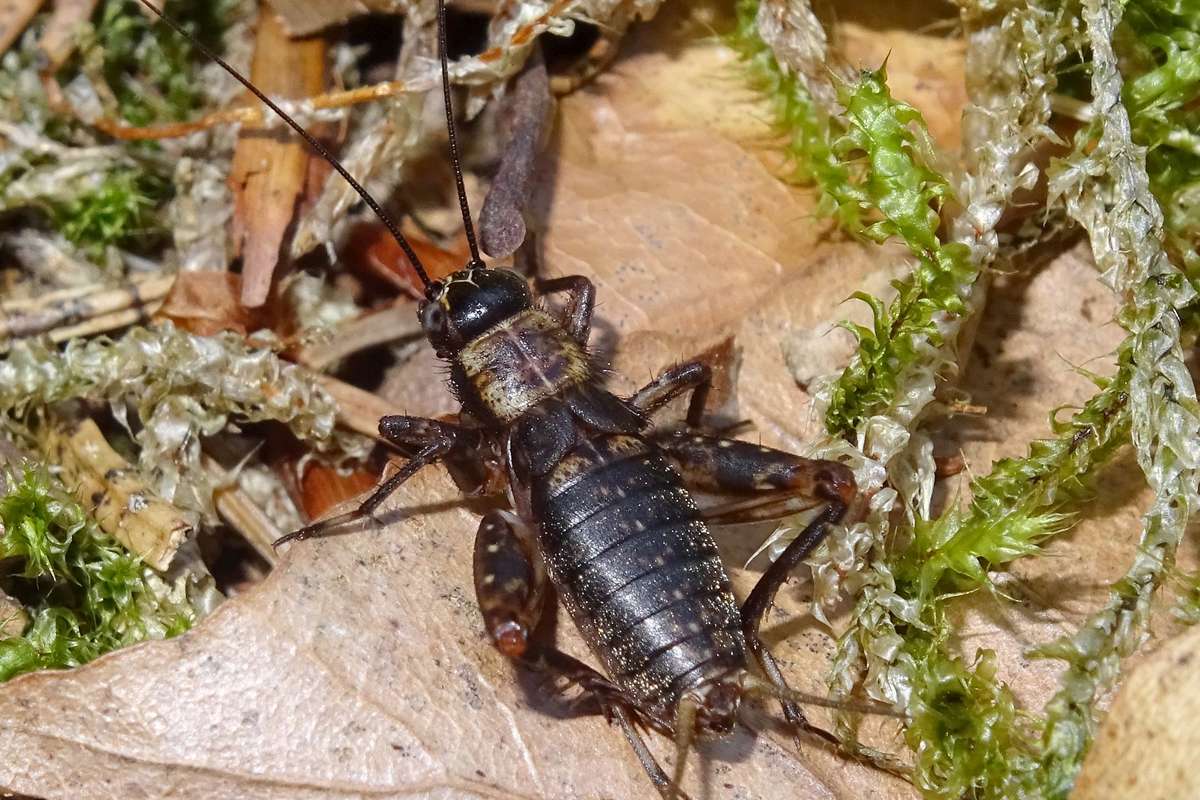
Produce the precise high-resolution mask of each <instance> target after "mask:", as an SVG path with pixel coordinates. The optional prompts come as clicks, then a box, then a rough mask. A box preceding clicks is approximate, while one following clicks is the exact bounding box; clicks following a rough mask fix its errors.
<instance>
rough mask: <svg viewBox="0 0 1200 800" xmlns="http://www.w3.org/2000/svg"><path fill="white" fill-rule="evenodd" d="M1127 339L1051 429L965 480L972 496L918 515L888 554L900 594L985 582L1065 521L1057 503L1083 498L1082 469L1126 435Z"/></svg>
mask: <svg viewBox="0 0 1200 800" xmlns="http://www.w3.org/2000/svg"><path fill="white" fill-rule="evenodd" d="M1131 376H1132V367H1131V364H1130V360H1129V350H1128V345H1126V346H1125V347H1124V348H1122V351H1121V355H1120V358H1119V362H1118V370H1117V373H1116V375H1114V376H1113V377H1112V378H1109V379H1101V380H1098V383H1099V384H1100V391H1099V392H1098V393H1097V394H1095V395H1094V396H1093V397H1092V398H1091V399H1090V400H1089V401H1088V402H1087V403H1086V404H1085V405H1084V407H1083V408H1082V409H1080V410H1079V411H1078V412H1077V413H1075V414H1074V415H1072V417H1071V418H1070V420H1069V421H1067V422H1065V423H1057V422H1055V421H1054V420H1053V419H1052V420H1051V424H1052V426H1053V428H1054V430H1055V432H1056V433H1057V434H1058V435H1057V436H1056V437H1055V438H1053V439H1046V440H1041V441H1035V442H1033V443H1031V444H1030V445H1029V452H1028V453H1027V454H1026V455H1025V456H1024V457H1023V458H1005V459H1001V460H1000V461H997V462H996V463H995V464H993V465H992V470H991V472H990V473H988V474H987V475H985V476H982V477H980V478H977V479H975V480H974V481H972V482H971V488H970V494H971V503H970V505H969V506H968V507H967V508H966V509H960V508H957V507H953V508H951V509H950V510H949V511H947V512H946V513H945V514H943V515H942V516H941V517H940V518H937V519H934V520H918V521H917V523H916V525H915V527H914V530H913V540H912V543H911V544H910V545H909V546H908V547H907V548H906V549H905V550H904V551H903V552H902V553H900V554H899V556H898V558H897V559H896V560H895V561H894V564H893V570H894V573H895V575H896V580H897V583H898V584H899V585H900V586H902V587H904V592H903V593H904V594H906V595H907V596H909V597H912V598H914V599H916V600H918V601H919V602H920V603H921V605H922V607H923V608H929V607H930V606H931V604H935V603H936V602H937V601H938V600H939V599H941V598H942V597H943V596H946V595H949V594H955V593H961V592H966V591H972V590H974V589H978V588H982V587H984V586H986V585H987V583H988V579H987V572H988V570H990V569H993V568H996V567H1001V566H1003V565H1005V564H1008V563H1010V562H1012V561H1014V560H1016V559H1017V558H1020V557H1022V556H1027V555H1032V554H1034V553H1036V552H1037V551H1038V549H1039V547H1040V544H1041V542H1042V540H1044V539H1045V538H1047V537H1048V536H1051V535H1053V534H1055V533H1058V532H1060V531H1062V530H1064V529H1065V528H1066V523H1067V521H1068V519H1069V516H1068V515H1066V514H1064V513H1063V511H1064V510H1066V509H1067V507H1068V506H1067V504H1068V503H1071V502H1072V501H1080V500H1082V499H1084V498H1086V481H1087V479H1088V477H1089V476H1092V475H1094V474H1096V471H1097V470H1098V469H1100V468H1101V467H1102V466H1103V465H1105V464H1107V463H1109V462H1110V461H1111V460H1112V457H1113V455H1114V454H1115V453H1116V451H1117V450H1118V449H1119V448H1120V447H1121V445H1123V444H1125V443H1127V442H1128V441H1129V423H1130V417H1129V381H1130V378H1131Z"/></svg>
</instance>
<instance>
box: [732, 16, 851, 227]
mask: <svg viewBox="0 0 1200 800" xmlns="http://www.w3.org/2000/svg"><path fill="white" fill-rule="evenodd" d="M758 6H759V0H738V2H737V5H736V14H737V24H736V26H735V28H734V31H733V33H732V34H730V35H729V37H728V39H727V41H728V42H729V45H730V46H731V47H732V48H733V49H734V50H735V51H736V52H737V53H738V54H739V55H740V56H741V58H742V62H743V64H744V66H745V68H746V74H747V77H748V78H749V80H750V81H751V83H752V84H753V85H754V86H755V88H757V89H758V90H759V91H760V92H761V93H762V94H763V96H764V97H766V98H767V100H768V101H769V102H770V103H771V110H772V116H773V118H774V120H773V121H774V126H775V128H776V130H778V131H779V132H780V134H781V135H783V136H785V137H787V138H786V143H785V144H784V150H785V152H786V154H787V155H788V157H789V159H790V161H791V165H792V169H793V171H792V173H791V175H790V176H789V177H790V178H791V179H792V180H795V181H797V182H799V183H811V184H814V185H815V186H816V187H817V188H818V189H819V190H820V191H821V198H822V199H821V201H820V204H819V205H818V210H819V211H821V212H822V213H826V214H830V215H832V216H834V217H835V219H836V220H837V222H838V224H839V225H841V226H842V227H843V228H845V229H846V230H859V229H861V228H862V220H861V219H860V218H859V216H858V209H857V207H855V206H846V207H845V208H842V207H840V206H839V205H838V203H837V201H836V199H835V197H836V192H837V189H838V187H840V186H842V185H844V184H845V183H846V181H847V180H848V179H849V173H848V170H847V169H846V167H845V165H843V164H842V163H841V162H840V161H839V160H838V159H837V158H836V157H835V156H834V154H833V143H834V140H835V139H836V138H837V136H838V135H840V134H841V133H842V128H841V127H840V123H839V122H838V121H837V120H835V119H833V118H831V117H830V116H829V115H828V114H826V113H824V112H822V111H821V109H819V108H818V107H817V105H816V103H815V102H813V98H812V95H810V94H809V92H808V90H807V89H806V88H805V87H804V84H803V83H802V82H801V81H800V79H799V78H798V77H796V76H795V75H791V74H788V73H786V72H784V71H783V70H782V69H780V67H779V63H778V62H777V61H776V60H775V54H774V53H772V52H771V48H770V47H768V46H767V45H766V43H764V42H763V40H762V39H761V38H759V36H758V31H757V29H756V28H755V23H754V20H755V17H756V16H757V14H758Z"/></svg>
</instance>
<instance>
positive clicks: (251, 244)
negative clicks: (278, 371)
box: [229, 14, 326, 308]
mask: <svg viewBox="0 0 1200 800" xmlns="http://www.w3.org/2000/svg"><path fill="white" fill-rule="evenodd" d="M325 49H326V48H325V41H324V40H323V39H320V38H313V39H305V40H299V41H293V40H291V39H289V38H287V34H286V32H285V31H284V29H283V26H282V25H281V24H280V22H279V20H278V18H277V17H276V16H275V15H274V14H263V15H262V16H261V17H260V19H259V26H258V33H257V35H256V38H255V48H254V62H253V65H252V67H251V70H250V75H251V79H252V80H253V81H254V83H255V84H256V85H257V86H258V88H259V89H261V90H262V91H263V92H265V93H267V94H268V95H270V96H273V97H285V98H300V97H308V96H311V95H315V94H319V93H320V92H321V90H322V89H323V88H324V85H325ZM311 158H312V156H311V155H310V151H309V149H308V145H307V144H305V143H304V142H303V141H300V140H299V139H297V138H296V136H295V135H294V134H293V133H292V132H291V131H289V130H286V129H283V128H275V129H271V130H259V131H252V130H245V131H243V132H242V133H241V135H240V136H239V137H238V144H237V149H236V150H235V151H234V156H233V165H232V167H231V170H230V176H229V182H230V187H231V189H232V190H233V194H234V215H233V223H232V225H233V231H232V233H233V240H234V246H235V248H237V249H238V251H239V252H240V253H241V255H242V265H243V266H242V279H243V282H242V297H241V299H242V304H243V305H245V306H247V307H249V308H256V307H258V306H261V305H263V303H265V302H266V301H267V297H268V295H269V294H270V292H271V283H272V280H273V277H274V275H275V274H276V272H277V269H276V267H277V266H278V263H279V260H280V257H281V255H280V254H281V251H282V247H283V245H284V237H285V236H286V235H287V234H288V229H289V228H290V227H291V225H292V219H293V216H294V215H295V212H296V207H297V203H298V202H299V201H300V200H301V198H302V196H303V194H304V191H305V189H306V187H307V180H308V175H309V161H310V159H311Z"/></svg>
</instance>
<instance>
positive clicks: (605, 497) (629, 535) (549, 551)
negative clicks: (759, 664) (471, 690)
mask: <svg viewBox="0 0 1200 800" xmlns="http://www.w3.org/2000/svg"><path fill="white" fill-rule="evenodd" d="M533 506H534V511H535V513H536V514H537V515H538V516H539V518H540V519H541V520H542V522H541V531H540V544H541V548H542V554H543V556H544V558H545V562H546V569H547V572H548V573H549V575H550V578H551V579H552V580H553V582H554V585H555V587H556V588H557V590H558V592H559V595H560V597H561V598H562V601H563V604H564V605H565V606H566V608H567V610H568V611H569V612H570V613H571V616H572V618H573V619H574V620H575V624H576V626H577V627H578V628H579V630H580V632H581V633H582V634H583V636H584V638H585V639H586V640H587V642H588V644H589V645H590V646H591V648H592V650H593V651H594V652H595V653H596V655H597V657H599V658H600V660H601V661H602V662H603V663H604V666H605V668H606V669H607V671H608V673H609V677H610V678H612V680H613V681H614V682H615V683H616V684H617V685H618V686H620V687H621V688H622V689H623V690H625V691H626V692H627V693H628V695H629V696H630V698H631V699H633V700H634V701H635V702H636V703H638V705H639V707H640V708H642V709H643V710H645V711H647V712H649V713H650V714H651V715H653V716H655V717H657V718H659V719H666V720H671V719H673V718H674V714H675V708H676V706H677V705H678V701H679V698H680V697H681V696H682V695H683V694H684V693H685V692H686V691H687V690H689V689H692V688H694V687H697V686H700V685H702V684H705V683H708V682H711V681H713V680H717V679H719V678H721V677H723V676H726V675H728V674H730V672H732V671H734V670H739V669H743V668H744V667H745V664H746V655H745V641H744V639H743V636H742V632H741V617H740V615H739V613H738V607H737V603H736V601H735V600H734V597H733V592H732V590H731V588H730V584H729V577H728V575H727V574H726V572H725V567H724V565H723V564H722V563H721V560H720V557H719V555H718V553H717V548H716V544H715V543H714V542H713V539H712V535H711V534H710V533H709V531H708V528H707V527H706V526H705V524H704V522H703V521H702V520H701V519H700V513H699V510H698V509H697V508H696V504H695V502H694V501H693V500H692V498H691V496H690V495H689V494H688V492H687V490H686V489H685V488H684V487H683V485H682V482H681V480H680V477H679V475H678V474H677V473H676V472H675V471H674V469H673V468H672V467H671V466H670V465H669V464H668V463H667V462H666V461H665V460H664V459H663V458H662V456H661V455H659V453H658V452H657V450H656V449H654V447H653V446H651V445H649V444H647V443H646V442H645V441H644V440H642V439H641V438H639V437H636V436H602V437H596V438H594V439H589V440H585V441H583V442H582V443H580V444H579V445H577V446H576V447H575V448H574V450H572V451H571V452H570V453H569V454H568V455H567V456H566V457H565V458H563V459H562V461H561V462H560V463H559V464H558V465H557V466H556V467H555V468H554V469H552V470H551V471H550V472H549V473H548V474H547V475H545V476H544V477H541V478H538V479H537V480H535V482H534V485H533Z"/></svg>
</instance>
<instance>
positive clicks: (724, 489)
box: [655, 431, 856, 738]
mask: <svg viewBox="0 0 1200 800" xmlns="http://www.w3.org/2000/svg"><path fill="white" fill-rule="evenodd" d="M655 441H656V444H658V446H659V448H660V449H661V451H662V452H663V454H664V455H665V456H666V457H667V458H668V459H669V460H670V461H671V462H672V463H673V464H674V465H675V467H676V468H677V469H678V470H679V471H680V473H681V474H682V475H683V478H684V481H685V482H686V483H687V484H688V486H690V487H691V488H695V489H701V490H703V491H706V492H712V493H716V494H719V495H722V496H724V497H728V498H730V499H729V501H727V502H725V503H721V504H719V505H717V506H714V507H712V508H709V509H706V510H705V511H704V518H705V519H706V520H708V521H710V522H716V523H735V522H753V521H756V520H764V519H777V518H779V517H783V516H786V515H788V514H792V513H796V512H798V511H804V510H807V509H811V508H815V507H817V506H821V505H824V506H825V510H824V511H822V512H821V514H820V515H819V516H818V517H817V518H816V519H815V520H814V521H813V522H812V523H811V524H809V526H808V527H807V528H806V529H805V530H804V532H803V533H802V534H801V535H800V536H799V537H798V538H797V539H796V541H794V542H792V543H791V545H789V546H788V548H787V549H785V550H784V552H783V554H782V555H781V556H780V557H779V558H778V559H777V560H776V561H775V563H774V564H772V565H771V566H770V567H769V568H768V569H767V571H766V572H765V573H764V574H763V576H762V578H761V579H760V580H759V582H758V584H757V585H756V586H755V587H754V590H753V591H752V592H751V593H750V596H749V597H748V598H747V599H746V602H745V604H744V605H743V607H742V625H743V633H744V635H745V638H746V644H747V646H748V647H749V648H750V651H751V652H752V653H753V654H754V657H755V660H756V661H757V662H758V664H759V666H760V667H761V668H762V671H763V673H764V674H765V675H766V676H767V677H768V678H769V679H770V680H771V682H772V683H774V684H775V685H776V686H778V687H780V688H787V683H786V681H785V680H784V677H783V673H782V672H781V671H780V670H779V666H778V665H777V664H776V663H775V659H774V657H772V655H771V653H770V651H769V650H767V648H766V646H765V645H764V644H763V641H762V639H761V637H760V636H759V629H760V627H761V625H762V620H763V617H764V616H765V615H766V613H767V610H768V609H769V608H770V607H771V603H772V601H773V600H774V598H775V594H776V593H777V592H778V591H779V588H780V587H781V586H782V585H783V584H784V583H785V582H786V581H787V578H788V576H789V575H790V574H791V571H792V570H793V569H795V567H796V566H797V565H798V564H799V563H800V562H801V561H803V560H804V559H805V558H806V557H808V555H809V554H811V553H812V551H813V549H814V548H816V547H817V545H819V544H820V543H821V540H822V539H824V537H825V534H826V532H827V531H828V529H829V526H830V525H831V524H834V523H836V522H838V521H839V520H841V518H842V516H843V515H844V514H845V512H846V508H847V507H848V506H849V505H850V503H851V502H852V501H853V499H854V495H855V491H856V487H855V483H854V476H853V474H852V473H851V472H850V470H849V469H848V468H847V467H846V466H845V465H843V464H839V463H837V462H835V461H823V460H818V459H808V458H802V457H800V456H796V455H793V454H791V453H786V452H783V451H782V450H774V449H771V448H768V447H759V446H758V445H755V444H751V443H749V442H742V441H738V440H736V439H723V438H719V437H714V436H702V435H698V434H693V433H690V432H687V431H683V432H673V433H667V434H664V435H661V436H659V437H657V438H656V440H655ZM782 702H783V711H784V715H785V716H786V717H787V719H788V721H790V722H792V723H794V724H796V725H799V726H802V727H804V728H805V729H807V730H811V731H813V732H816V733H818V735H822V736H823V737H825V738H830V737H829V736H828V734H826V733H825V732H824V731H819V730H818V729H815V728H812V726H810V725H808V723H807V721H806V720H805V719H804V715H803V714H802V713H801V711H800V707H799V706H798V705H796V704H795V703H794V702H791V701H789V700H784V701H782Z"/></svg>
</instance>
